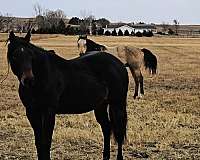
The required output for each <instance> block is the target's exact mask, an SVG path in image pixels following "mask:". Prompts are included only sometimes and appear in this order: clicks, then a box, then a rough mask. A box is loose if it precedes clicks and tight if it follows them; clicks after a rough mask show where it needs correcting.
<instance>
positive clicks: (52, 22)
mask: <svg viewBox="0 0 200 160" xmlns="http://www.w3.org/2000/svg"><path fill="white" fill-rule="evenodd" d="M65 18H66V15H65V13H64V11H62V10H60V9H58V10H56V11H53V10H46V12H45V13H44V19H45V25H47V26H50V27H52V26H55V27H56V26H58V24H59V22H60V20H61V19H65Z"/></svg>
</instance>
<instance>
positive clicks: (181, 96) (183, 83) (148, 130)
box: [0, 35, 200, 160]
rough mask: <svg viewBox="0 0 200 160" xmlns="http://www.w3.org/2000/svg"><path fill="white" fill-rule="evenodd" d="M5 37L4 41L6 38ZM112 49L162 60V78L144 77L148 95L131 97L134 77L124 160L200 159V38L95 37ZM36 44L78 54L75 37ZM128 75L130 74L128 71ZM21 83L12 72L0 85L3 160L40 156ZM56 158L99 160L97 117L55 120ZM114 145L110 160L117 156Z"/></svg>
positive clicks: (0, 54) (0, 59)
mask: <svg viewBox="0 0 200 160" xmlns="http://www.w3.org/2000/svg"><path fill="white" fill-rule="evenodd" d="M6 37H7V36H6V35H4V36H1V35H0V39H1V41H3V40H5V39H6ZM91 38H92V39H93V40H95V41H97V42H99V43H102V44H105V45H107V46H108V47H112V46H115V45H118V44H128V45H134V46H137V47H146V48H148V49H150V50H151V51H152V52H153V53H154V54H156V56H157V58H158V74H157V76H156V77H151V76H150V75H148V74H145V75H144V77H145V78H144V86H145V97H143V98H142V99H140V100H134V99H133V92H134V82H133V79H132V77H131V76H130V87H129V93H128V107H127V108H128V139H127V142H126V144H125V145H124V157H125V159H140V158H145V157H146V158H147V157H148V158H149V159H200V39H181V38H156V37H154V38H135V37H134V38H133V37H91ZM32 40H33V41H32V42H33V43H34V44H36V45H39V46H42V47H44V48H46V49H55V51H56V52H57V53H58V54H59V55H60V56H63V57H65V58H72V57H76V56H78V51H77V47H76V41H77V37H70V36H55V35H53V36H49V35H45V36H41V35H34V36H33V38H32ZM0 48H1V50H0V79H3V78H4V77H5V74H6V71H7V62H6V49H7V48H6V47H5V44H4V42H0ZM129 74H130V73H129ZM17 89H18V81H17V79H16V77H14V76H13V74H12V73H11V72H10V74H9V76H8V78H7V79H6V80H5V82H4V83H3V84H2V85H0V159H3V160H4V159H8V160H16V159H20V160H27V159H35V158H36V149H35V146H34V137H33V132H32V128H31V127H30V125H29V123H28V121H27V118H26V116H25V109H24V107H23V105H22V103H21V102H20V100H19V97H18V92H17ZM51 151H52V152H51V155H52V159H58V160H63V159H66V160H67V159H69V160H86V159H89V160H91V159H93V160H97V159H101V156H102V133H101V130H100V127H99V125H98V124H97V122H96V121H95V120H94V116H93V113H92V112H91V113H87V114H83V115H60V116H57V118H56V126H55V130H54V135H53V143H52V149H51ZM115 151H116V146H115V144H114V142H113V141H112V147H111V159H114V157H115V154H116V152H115Z"/></svg>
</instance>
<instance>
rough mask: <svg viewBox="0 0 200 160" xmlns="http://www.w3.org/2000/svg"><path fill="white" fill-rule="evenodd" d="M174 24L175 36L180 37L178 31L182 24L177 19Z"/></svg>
mask: <svg viewBox="0 0 200 160" xmlns="http://www.w3.org/2000/svg"><path fill="white" fill-rule="evenodd" d="M173 23H174V28H175V34H176V35H178V30H179V28H180V23H179V22H178V20H176V19H174V20H173Z"/></svg>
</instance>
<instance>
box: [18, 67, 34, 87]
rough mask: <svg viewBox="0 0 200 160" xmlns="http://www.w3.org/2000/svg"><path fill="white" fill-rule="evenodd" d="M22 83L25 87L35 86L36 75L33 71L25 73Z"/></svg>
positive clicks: (29, 70)
mask: <svg viewBox="0 0 200 160" xmlns="http://www.w3.org/2000/svg"><path fill="white" fill-rule="evenodd" d="M21 83H22V85H23V86H26V87H33V86H34V75H33V72H32V69H28V70H26V71H24V72H23V74H22V77H21Z"/></svg>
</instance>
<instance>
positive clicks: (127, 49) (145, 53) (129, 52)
mask: <svg viewBox="0 0 200 160" xmlns="http://www.w3.org/2000/svg"><path fill="white" fill-rule="evenodd" d="M77 43H78V49H79V52H80V56H82V55H84V54H91V51H104V50H106V49H107V47H105V46H103V45H100V44H98V43H96V42H93V41H92V40H90V39H88V38H87V36H85V35H84V36H82V35H81V36H79V38H78V41H77ZM109 50H110V49H109ZM112 50H114V51H112V52H114V54H117V57H118V58H119V59H120V60H121V61H122V62H123V63H124V64H125V66H126V67H129V68H130V71H131V74H132V76H133V78H134V81H135V93H134V96H133V97H134V99H135V98H136V97H138V96H140V94H142V95H144V87H143V75H142V71H141V68H142V67H143V66H144V67H145V69H148V70H149V73H150V74H156V70H157V58H156V56H155V55H154V54H153V53H152V52H151V51H150V50H148V49H146V48H143V49H140V48H137V47H133V46H126V45H119V46H117V47H114V49H112ZM92 53H93V54H94V52H92Z"/></svg>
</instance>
